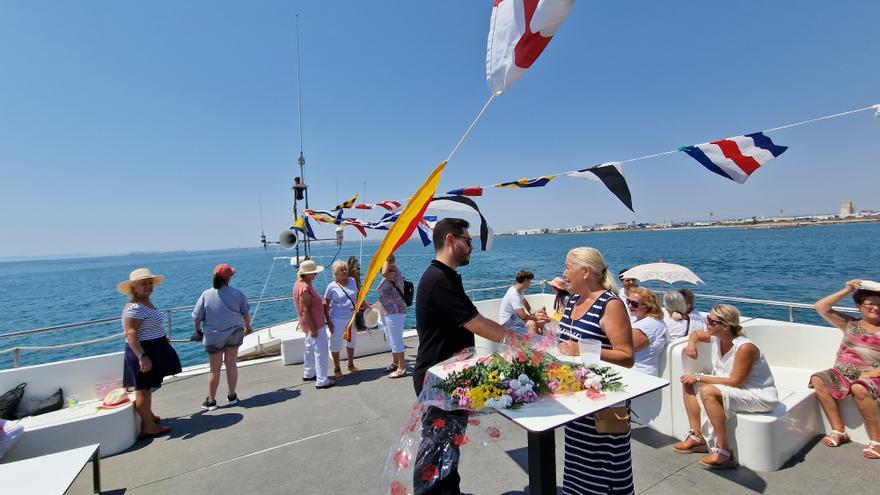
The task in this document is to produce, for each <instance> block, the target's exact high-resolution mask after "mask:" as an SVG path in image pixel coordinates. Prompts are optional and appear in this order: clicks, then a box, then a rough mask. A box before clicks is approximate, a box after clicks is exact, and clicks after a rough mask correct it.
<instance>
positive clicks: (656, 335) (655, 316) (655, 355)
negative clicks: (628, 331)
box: [626, 287, 669, 376]
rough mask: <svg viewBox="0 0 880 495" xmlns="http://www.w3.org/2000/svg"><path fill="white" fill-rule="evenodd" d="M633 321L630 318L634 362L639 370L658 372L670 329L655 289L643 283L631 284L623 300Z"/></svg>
mask: <svg viewBox="0 0 880 495" xmlns="http://www.w3.org/2000/svg"><path fill="white" fill-rule="evenodd" d="M626 304H627V305H628V306H629V310H630V312H632V315H633V317H635V321H634V322H632V330H633V349H634V350H635V351H636V357H635V359H636V362H635V365H634V366H633V367H634V368H636V369H637V370H639V371H641V372H642V373H646V374H648V375H652V376H660V358H661V356H663V353H665V352H666V346H667V345H669V330H668V329H667V328H666V323H664V322H663V310H662V309H660V303H659V302H658V301H657V296H655V295H654V292H653V291H651V290H649V289H646V288H644V287H633V288H632V289H630V291H629V300H627V301H626Z"/></svg>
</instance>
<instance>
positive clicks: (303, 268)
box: [297, 260, 324, 275]
mask: <svg viewBox="0 0 880 495" xmlns="http://www.w3.org/2000/svg"><path fill="white" fill-rule="evenodd" d="M323 271H324V267H323V266H321V265H318V264H315V262H314V261H312V260H305V261H303V262H302V263H300V264H299V271H298V272H297V273H298V274H300V275H311V274H312V273H321V272H323Z"/></svg>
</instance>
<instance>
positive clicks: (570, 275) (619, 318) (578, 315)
mask: <svg viewBox="0 0 880 495" xmlns="http://www.w3.org/2000/svg"><path fill="white" fill-rule="evenodd" d="M563 277H565V279H566V280H568V290H569V292H571V293H572V296H571V299H570V300H569V301H568V305H567V306H566V307H565V313H564V314H563V316H562V321H560V334H561V335H562V336H561V340H560V342H559V350H560V352H562V353H563V354H568V355H578V354H580V348H579V346H578V343H577V341H578V340H580V339H594V340H598V341H599V342H601V343H602V354H601V359H602V360H603V361H607V362H610V363H614V364H618V365H620V366H625V367H627V368H629V367H632V365H633V362H634V351H633V339H632V328H631V327H630V322H629V317H628V316H627V312H626V308H624V305H623V302H622V301H621V300H620V299H619V298H618V297H617V296H616V295H615V289H616V287H615V284H614V277H612V276H611V274H610V273H608V266H607V265H606V264H605V259H604V258H603V257H602V253H600V252H599V251H597V250H596V249H593V248H588V247H581V248H575V249H572V250H571V251H569V252H568V255H567V256H566V257H565V272H564V273H563ZM629 442H630V437H629V432H627V433H622V434H609V433H599V432H598V431H596V420H595V418H594V417H593V416H592V415H589V416H584V417H583V418H581V419H578V420H576V421H572V422H571V423H569V424H568V425H566V427H565V468H564V471H563V477H562V491H563V493H566V494H587V493H589V494H602V495H607V494H632V493H635V489H634V485H633V475H632V455H631V451H630V443H629Z"/></svg>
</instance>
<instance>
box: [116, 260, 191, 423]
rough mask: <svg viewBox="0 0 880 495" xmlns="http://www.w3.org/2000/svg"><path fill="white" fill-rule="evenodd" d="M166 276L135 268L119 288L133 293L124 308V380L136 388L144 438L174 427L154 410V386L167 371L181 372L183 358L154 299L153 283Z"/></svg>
mask: <svg viewBox="0 0 880 495" xmlns="http://www.w3.org/2000/svg"><path fill="white" fill-rule="evenodd" d="M164 279H165V277H164V276H162V275H153V274H152V273H151V272H150V270H149V269H147V268H138V269H137V270H135V271H133V272H131V274H130V275H129V276H128V280H126V281H124V282H121V283H120V284H119V285H117V286H116V289H117V290H118V291H119V292H121V293H122V294H125V295H126V296H129V297H130V299H129V302H128V304H126V305H125V307H123V308H122V328H123V330H124V332H125V342H126V346H125V358H124V363H125V364H124V367H123V370H122V384H123V385H124V386H125V387H126V388H127V389H129V390H131V389H134V391H135V392H134V393H135V399H134V407H135V410H136V411H137V413H138V415H139V416H140V417H141V433H140V438H148V437H157V436H160V435H164V434H166V433H168V432H169V431H171V428H168V427H167V426H159V425H157V424H156V423H157V422H158V421H159V418H158V417H157V416H156V415H155V414H153V408H152V405H153V390H155V389H157V388H159V387H161V386H162V379H163V378H165V377H166V376H167V375H174V374H177V373H180V359H179V358H178V357H177V352H175V351H174V348H173V347H171V343H170V342H169V341H168V336H167V335H166V334H165V324H164V321H165V314H164V313H162V312H161V311H159V310H158V309H156V307H155V306H153V303H152V302H151V301H150V295H151V294H152V293H153V287H155V286H156V285H159V284H160V283H161V282H162V280H164Z"/></svg>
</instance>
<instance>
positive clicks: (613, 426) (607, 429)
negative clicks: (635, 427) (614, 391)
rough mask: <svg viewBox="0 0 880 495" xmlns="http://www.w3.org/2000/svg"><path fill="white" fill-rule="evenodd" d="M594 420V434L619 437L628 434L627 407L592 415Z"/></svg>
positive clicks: (597, 412)
mask: <svg viewBox="0 0 880 495" xmlns="http://www.w3.org/2000/svg"><path fill="white" fill-rule="evenodd" d="M593 418H595V419H596V433H609V434H615V435H619V434H621V433H629V407H628V406H615V407H609V408H606V409H602V410H601V411H596V412H595V413H593Z"/></svg>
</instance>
